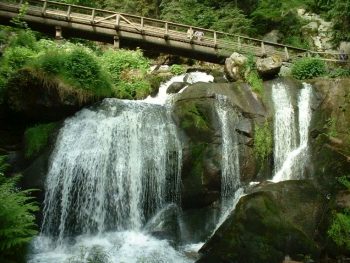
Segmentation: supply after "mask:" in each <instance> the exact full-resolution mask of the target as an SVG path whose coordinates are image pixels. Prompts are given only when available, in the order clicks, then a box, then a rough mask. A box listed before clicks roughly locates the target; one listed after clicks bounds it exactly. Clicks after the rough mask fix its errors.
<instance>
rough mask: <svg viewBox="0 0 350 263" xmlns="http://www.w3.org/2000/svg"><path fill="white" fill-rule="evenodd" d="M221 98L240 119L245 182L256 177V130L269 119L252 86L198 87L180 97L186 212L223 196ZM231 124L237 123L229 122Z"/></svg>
mask: <svg viewBox="0 0 350 263" xmlns="http://www.w3.org/2000/svg"><path fill="white" fill-rule="evenodd" d="M218 96H224V97H226V98H227V101H228V105H229V106H228V107H229V108H228V111H231V112H233V113H234V114H236V116H239V118H238V119H239V123H235V125H236V127H237V128H236V132H237V134H238V137H239V142H240V145H241V156H240V159H241V160H242V162H241V174H242V175H244V176H242V178H241V180H243V181H246V182H249V181H250V180H252V178H254V176H255V175H256V172H257V171H256V163H255V157H254V152H253V150H252V134H253V132H252V130H253V125H254V123H256V122H262V121H263V119H264V116H265V115H266V112H265V109H264V107H263V105H262V104H261V102H260V101H259V100H257V98H256V97H255V96H254V95H253V93H252V92H251V89H250V88H249V86H247V85H244V84H240V85H236V84H232V83H231V84H216V83H215V84H214V83H197V84H194V85H191V86H189V87H188V88H187V89H186V90H184V91H183V93H181V94H179V95H177V97H176V99H175V103H174V119H175V121H176V122H177V125H178V126H179V128H180V129H181V130H182V134H183V141H184V144H183V145H185V148H184V157H183V160H184V161H183V167H182V184H183V191H182V201H183V206H184V207H185V208H194V207H197V208H198V207H203V206H207V205H209V204H211V203H213V202H215V201H216V200H218V198H219V196H220V190H221V159H222V155H221V145H222V137H221V127H220V121H219V117H218V113H217V108H216V107H217V103H218V100H217V98H218ZM228 121H229V122H231V123H234V122H236V119H235V118H233V119H229V120H228Z"/></svg>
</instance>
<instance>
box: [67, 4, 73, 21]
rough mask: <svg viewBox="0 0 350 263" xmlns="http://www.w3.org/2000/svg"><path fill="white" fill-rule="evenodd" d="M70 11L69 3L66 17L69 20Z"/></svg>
mask: <svg viewBox="0 0 350 263" xmlns="http://www.w3.org/2000/svg"><path fill="white" fill-rule="evenodd" d="M71 13H72V6H71V5H69V6H68V10H67V19H68V20H70V15H71Z"/></svg>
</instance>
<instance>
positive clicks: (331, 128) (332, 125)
mask: <svg viewBox="0 0 350 263" xmlns="http://www.w3.org/2000/svg"><path fill="white" fill-rule="evenodd" d="M326 129H327V133H326V135H327V136H329V137H337V135H338V131H337V120H336V119H335V118H333V117H332V118H329V119H327V120H326Z"/></svg>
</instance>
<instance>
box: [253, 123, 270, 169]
mask: <svg viewBox="0 0 350 263" xmlns="http://www.w3.org/2000/svg"><path fill="white" fill-rule="evenodd" d="M272 149H273V137H272V131H271V127H270V125H269V123H268V122H267V121H265V123H264V125H263V126H261V127H260V126H255V130H254V153H255V157H256V158H257V159H259V160H260V161H261V162H263V161H265V160H266V159H267V158H268V157H269V156H270V154H271V153H272Z"/></svg>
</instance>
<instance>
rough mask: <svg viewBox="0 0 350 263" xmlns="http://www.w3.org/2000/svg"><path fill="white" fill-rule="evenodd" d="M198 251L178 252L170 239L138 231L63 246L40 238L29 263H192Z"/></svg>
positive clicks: (195, 248)
mask: <svg viewBox="0 0 350 263" xmlns="http://www.w3.org/2000/svg"><path fill="white" fill-rule="evenodd" d="M199 248H200V245H197V244H196V245H187V246H184V247H181V248H179V250H175V249H174V248H173V247H172V246H171V245H170V243H169V242H168V241H167V240H159V239H156V238H154V237H152V236H150V235H148V234H146V233H142V232H136V231H122V232H108V233H103V234H99V235H81V236H77V237H75V238H74V240H70V241H68V240H67V241H66V242H65V243H64V244H62V245H60V246H56V244H55V242H54V240H52V239H51V238H49V237H45V236H38V237H37V238H36V239H35V240H34V241H33V242H32V246H31V255H30V256H29V258H28V263H163V262H164V263H191V262H194V261H195V259H194V258H193V257H194V256H193V255H195V254H196V252H197V251H198V249H199ZM191 257H192V258H191Z"/></svg>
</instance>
